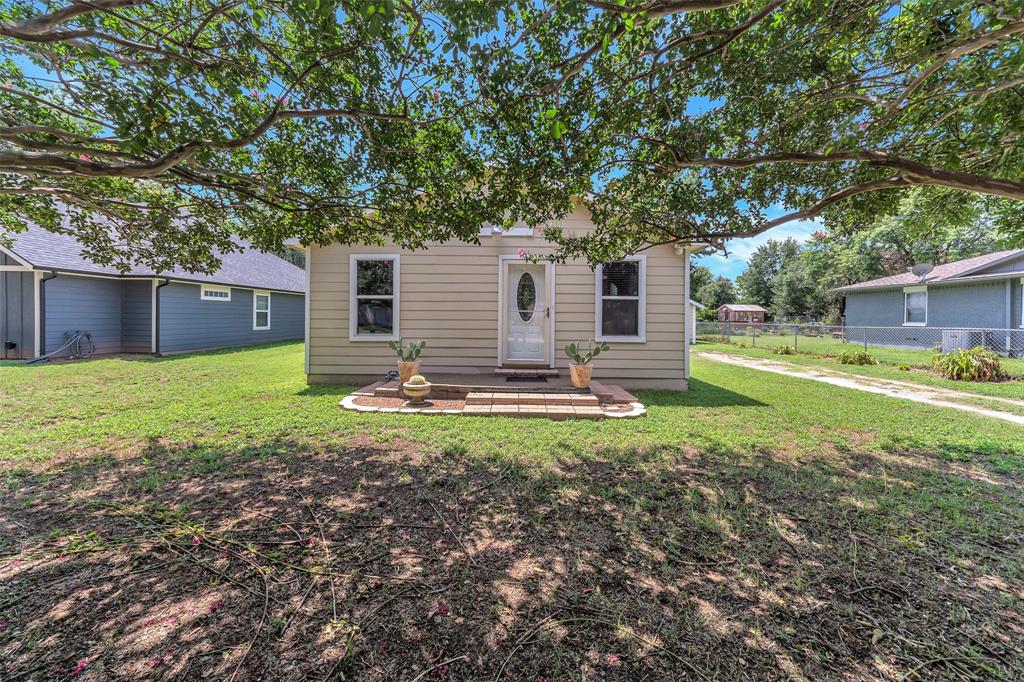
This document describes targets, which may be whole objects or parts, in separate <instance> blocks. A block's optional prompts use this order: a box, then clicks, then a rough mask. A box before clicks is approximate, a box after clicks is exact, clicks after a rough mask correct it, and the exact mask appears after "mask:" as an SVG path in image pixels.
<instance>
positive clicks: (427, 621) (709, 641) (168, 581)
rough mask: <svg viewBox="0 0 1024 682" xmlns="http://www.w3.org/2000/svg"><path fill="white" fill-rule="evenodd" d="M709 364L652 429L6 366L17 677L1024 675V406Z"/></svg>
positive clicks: (212, 368)
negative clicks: (440, 413) (1021, 416)
mask: <svg viewBox="0 0 1024 682" xmlns="http://www.w3.org/2000/svg"><path fill="white" fill-rule="evenodd" d="M703 362H704V364H700V365H697V366H696V367H695V371H696V374H695V377H694V380H693V381H692V383H691V390H690V392H689V393H686V394H672V393H657V392H649V393H645V394H644V395H643V396H642V398H641V399H642V400H643V401H644V403H645V404H647V405H649V406H650V413H649V414H648V416H646V417H645V418H643V419H641V420H636V421H635V422H631V423H629V424H621V423H610V422H586V423H583V422H580V423H547V421H546V420H517V419H506V418H471V417H452V418H450V419H448V418H444V417H416V416H415V415H411V416H410V415H368V416H367V415H354V414H350V413H342V412H341V410H339V409H338V407H337V401H338V399H339V394H340V391H339V389H334V388H325V389H309V388H307V387H305V386H304V385H303V383H302V377H301V346H283V347H282V346H274V347H268V348H265V349H254V350H249V351H244V352H238V353H233V354H232V353H226V354H219V355H216V354H210V355H204V356H196V357H194V358H180V359H175V360H174V361H154V362H138V361H127V362H122V361H115V360H110V361H100V362H96V363H88V364H84V365H80V366H74V367H69V366H66V367H59V366H55V367H51V368H44V369H41V370H36V369H32V370H30V371H25V372H21V371H20V369H18V370H16V371H15V372H14V373H8V374H3V375H0V385H2V386H3V389H2V391H0V474H2V476H0V679H2V680H3V681H4V682H7V681H8V680H51V679H53V680H140V679H144V680H170V679H187V680H206V679H210V680H236V681H240V680H259V679H262V680H307V679H312V680H328V679H331V680H369V681H376V680H405V681H406V682H412V681H440V680H526V681H528V682H541V681H547V680H552V681H554V680H652V681H653V680H720V679H751V680H765V679H767V680H773V679H777V680H784V679H786V680H789V679H792V680H876V679H885V680H888V679H905V680H917V679H946V680H948V679H952V680H983V679H984V680H989V679H997V680H1017V679H1024V553H1022V546H1024V491H1022V484H1024V466H1022V453H1024V430H1021V429H1020V427H1017V426H1016V425H1013V424H1008V423H1005V422H998V421H996V420H985V419H983V418H981V417H977V416H973V415H963V414H962V413H959V412H955V411H953V410H945V409H942V408H938V407H932V406H927V405H916V404H913V403H908V402H904V401H895V400H892V399H890V398H887V397H884V396H876V395H871V394H867V393H863V392H859V391H849V390H846V389H841V388H837V387H833V386H828V385H825V384H821V383H817V382H810V381H806V380H802V379H796V378H790V377H781V376H779V377H774V375H765V374H764V373H756V374H755V373H753V372H752V371H750V370H746V369H743V368H736V367H732V366H729V365H724V364H720V363H710V362H708V361H703ZM0 372H10V368H7V367H4V368H0ZM765 376H771V377H772V379H771V380H770V381H765V380H764V379H763V377H765ZM755 379H756V380H755Z"/></svg>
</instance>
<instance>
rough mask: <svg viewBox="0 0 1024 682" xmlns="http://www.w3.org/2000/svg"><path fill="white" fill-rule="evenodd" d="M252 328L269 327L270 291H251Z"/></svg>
mask: <svg viewBox="0 0 1024 682" xmlns="http://www.w3.org/2000/svg"><path fill="white" fill-rule="evenodd" d="M252 328H253V330H254V331H259V330H262V329H270V292H269V291H254V292H252Z"/></svg>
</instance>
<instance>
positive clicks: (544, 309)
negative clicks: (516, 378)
mask: <svg viewBox="0 0 1024 682" xmlns="http://www.w3.org/2000/svg"><path fill="white" fill-rule="evenodd" d="M546 275H547V266H546V265H544V264H537V263H521V262H509V263H508V270H507V271H506V276H505V282H506V285H505V286H506V289H505V360H507V361H508V362H546V361H547V357H548V330H549V328H550V325H549V324H548V321H549V320H550V317H549V312H550V311H549V309H548V286H547V276H546Z"/></svg>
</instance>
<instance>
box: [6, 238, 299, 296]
mask: <svg viewBox="0 0 1024 682" xmlns="http://www.w3.org/2000/svg"><path fill="white" fill-rule="evenodd" d="M13 242H14V245H13V248H12V249H11V250H12V251H14V253H16V254H18V256H19V257H21V258H23V259H24V260H26V261H28V262H29V263H31V264H32V265H33V267H36V268H39V269H42V270H59V271H63V272H81V273H87V274H95V275H108V276H112V277H119V276H124V277H168V278H171V279H176V280H184V281H189V282H200V283H207V284H225V285H231V286H237V287H251V288H253V289H273V290H275V291H294V292H298V293H303V292H305V290H306V274H305V273H304V272H303V271H302V269H301V268H298V267H296V266H294V265H292V264H291V263H289V262H288V261H286V260H284V259H283V258H280V257H278V256H276V255H274V254H272V253H264V252H263V251H259V250H257V249H255V248H253V247H252V246H250V245H249V244H248V242H245V241H243V240H241V239H237V240H236V242H237V243H238V244H239V246H241V247H242V249H243V250H242V251H236V252H233V253H227V254H220V253H218V257H219V258H220V260H221V267H220V270H218V271H217V272H216V273H214V274H212V275H207V274H204V273H200V272H189V271H187V270H182V269H180V268H175V269H174V270H172V271H170V272H159V273H158V272H154V271H153V270H150V269H148V268H142V267H137V268H132V269H131V270H130V271H128V272H127V273H122V272H121V271H120V270H118V269H117V268H113V267H109V266H106V265H99V264H98V263H94V262H92V261H91V260H89V259H87V258H86V257H84V256H83V255H82V245H81V243H79V241H78V240H77V239H75V238H74V237H72V236H70V235H66V234H55V233H53V232H48V231H47V230H44V229H43V228H41V227H38V226H36V225H30V226H29V228H28V230H27V231H25V232H20V233H17V234H15V235H13Z"/></svg>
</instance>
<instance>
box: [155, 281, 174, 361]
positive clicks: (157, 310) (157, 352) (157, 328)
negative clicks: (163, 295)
mask: <svg viewBox="0 0 1024 682" xmlns="http://www.w3.org/2000/svg"><path fill="white" fill-rule="evenodd" d="M170 283H171V280H169V279H165V280H164V281H163V283H162V284H157V285H156V290H155V291H154V293H153V295H154V296H155V297H156V302H155V305H154V306H153V330H154V338H155V339H156V343H155V344H153V346H154V347H153V355H156V356H157V357H160V290H161V289H163V288H164V287H165V286H167V285H168V284H170Z"/></svg>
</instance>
